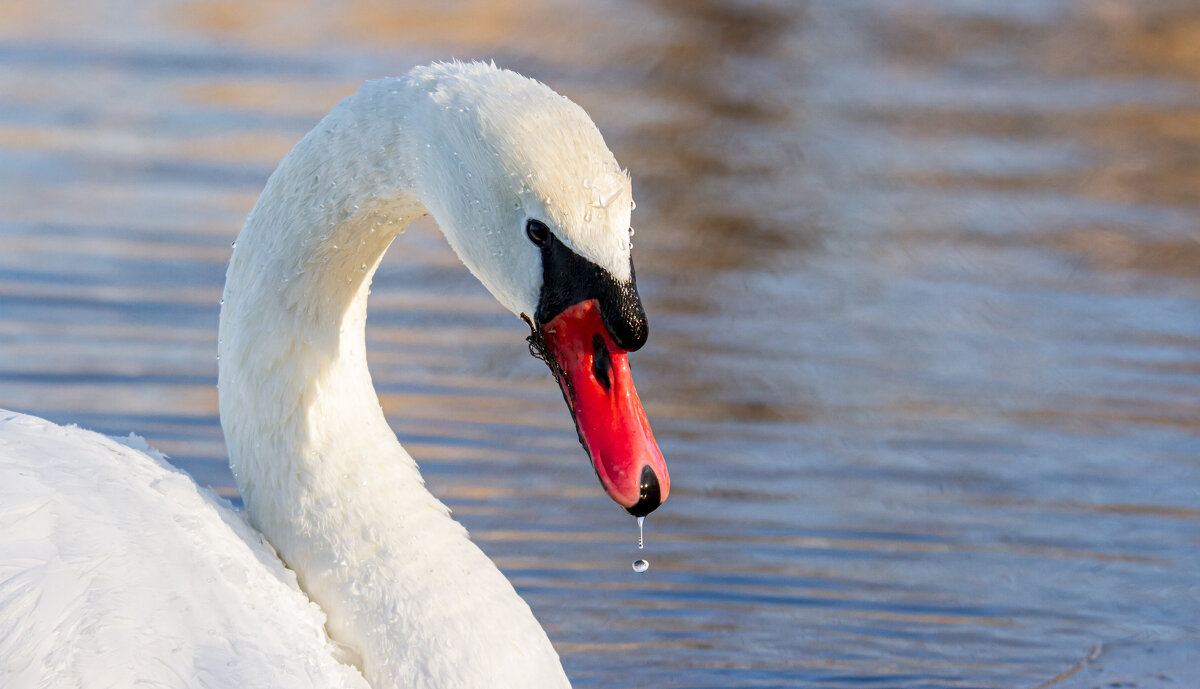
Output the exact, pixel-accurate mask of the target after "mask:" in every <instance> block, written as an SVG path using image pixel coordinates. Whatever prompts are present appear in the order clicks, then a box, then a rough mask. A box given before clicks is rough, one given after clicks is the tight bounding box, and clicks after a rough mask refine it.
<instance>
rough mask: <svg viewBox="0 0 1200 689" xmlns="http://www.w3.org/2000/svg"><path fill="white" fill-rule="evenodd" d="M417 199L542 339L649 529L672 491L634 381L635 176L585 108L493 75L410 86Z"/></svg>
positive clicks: (573, 404)
mask: <svg viewBox="0 0 1200 689" xmlns="http://www.w3.org/2000/svg"><path fill="white" fill-rule="evenodd" d="M405 78H406V79H407V80H408V86H409V89H407V90H409V91H410V92H415V93H418V94H421V95H420V97H418V99H417V101H416V102H415V103H413V104H411V105H410V108H409V110H408V113H409V115H408V117H409V118H416V119H417V120H418V122H416V124H418V127H417V128H416V130H417V131H421V132H423V133H424V136H426V137H428V139H427V140H425V141H417V142H413V143H412V148H413V149H415V153H414V156H415V160H414V161H413V164H414V168H415V170H416V175H415V178H416V180H417V182H416V185H417V187H418V188H417V193H418V195H419V196H420V198H421V200H422V202H423V203H424V204H425V207H426V208H427V209H428V210H429V211H430V213H431V214H432V215H433V216H434V218H435V219H436V220H437V222H438V225H439V226H440V227H441V228H442V230H443V232H444V233H445V234H446V237H447V239H448V240H449V242H450V245H451V246H452V247H453V248H454V250H455V252H456V253H457V254H458V256H459V257H460V258H461V259H462V261H463V262H464V263H465V264H466V265H467V267H468V268H469V269H470V270H471V272H472V273H473V274H474V275H475V276H476V277H477V278H479V280H480V281H481V282H482V283H483V284H484V286H485V287H486V288H487V289H488V290H489V291H490V292H491V293H492V294H493V295H494V296H495V297H496V298H497V300H499V301H500V303H501V304H503V305H504V306H505V307H506V308H508V309H509V310H510V311H512V312H513V313H515V314H518V315H520V316H522V317H523V318H525V320H526V321H527V322H528V323H529V324H530V326H531V328H532V331H533V332H532V335H531V336H530V344H531V351H534V352H535V353H536V354H537V355H538V356H539V357H540V358H543V359H544V360H545V361H546V362H547V364H548V365H549V366H550V368H551V370H552V371H553V372H554V374H555V377H556V378H557V380H558V382H559V384H560V386H561V388H562V391H563V396H564V398H565V399H566V401H567V406H568V407H569V408H570V410H571V413H572V416H573V417H574V420H575V424H576V428H577V430H578V433H579V438H580V441H581V443H582V444H583V446H584V448H585V449H586V450H587V452H588V454H589V456H590V457H591V459H592V463H593V466H594V468H595V470H596V474H597V476H599V478H600V481H601V483H602V485H603V486H604V488H605V490H606V492H607V493H608V495H609V496H610V497H612V499H613V500H615V501H616V502H617V503H618V504H620V505H621V506H622V507H624V508H625V509H626V510H628V511H630V512H631V513H633V514H635V515H636V516H642V515H645V514H648V513H649V512H650V511H652V510H654V509H655V508H657V507H658V506H659V504H661V503H662V501H663V500H665V499H666V497H667V494H668V492H669V490H670V479H669V476H668V474H667V468H666V464H665V462H664V461H663V458H662V453H661V452H660V451H659V449H658V445H657V443H656V442H655V440H654V436H653V433H652V432H651V430H650V425H649V423H648V421H647V420H646V415H645V412H644V411H643V409H642V405H641V402H640V401H639V400H638V397H637V391H636V390H635V389H634V387H633V381H632V378H631V376H630V373H629V363H628V359H627V357H626V353H627V352H629V351H633V350H636V349H638V348H640V347H641V346H642V345H643V344H644V343H645V342H646V337H647V333H648V330H647V322H646V315H645V311H644V310H643V308H642V303H641V299H640V297H639V296H638V292H637V286H636V283H635V276H634V270H633V263H632V259H631V250H632V242H631V235H632V231H631V229H630V214H631V211H632V205H633V201H632V193H631V189H630V180H629V176H628V174H627V173H626V172H625V171H624V170H622V169H621V167H620V166H619V165H618V164H617V161H616V159H615V158H614V157H613V154H612V153H611V152H610V151H609V150H608V147H607V145H606V144H605V143H604V139H603V137H602V136H601V135H600V132H599V130H598V129H597V128H596V126H595V124H593V123H592V121H591V119H590V118H589V117H588V116H587V114H586V113H585V112H584V111H583V109H582V108H580V107H579V106H578V105H576V104H574V103H572V102H571V101H569V100H567V99H566V98H565V97H563V96H560V95H558V94H557V93H555V92H554V91H552V90H551V89H549V88H548V87H546V86H544V85H543V84H541V83H539V82H536V81H534V80H532V79H528V78H526V77H523V76H521V75H518V74H516V73H514V72H509V71H505V70H500V69H498V68H496V67H495V66H494V65H487V64H483V63H471V64H462V63H443V64H435V65H431V66H429V67H423V68H418V69H416V70H414V71H412V72H410V73H409V75H408V76H407V77H405Z"/></svg>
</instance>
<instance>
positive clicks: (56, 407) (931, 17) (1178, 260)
mask: <svg viewBox="0 0 1200 689" xmlns="http://www.w3.org/2000/svg"><path fill="white" fill-rule="evenodd" d="M448 58H460V59H470V58H483V59H495V61H496V62H497V63H499V64H501V65H503V66H507V67H510V68H512V69H515V70H517V71H520V72H522V73H525V74H527V75H529V76H533V77H536V78H538V79H540V80H542V81H544V82H546V83H548V84H550V85H551V86H552V87H553V88H555V89H556V90H558V91H559V92H561V93H563V94H564V95H567V96H569V97H570V98H572V99H573V100H575V101H576V102H578V103H580V104H581V105H582V106H584V108H585V109H587V110H588V112H589V113H591V115H592V117H593V118H594V120H595V121H596V123H597V124H598V125H599V127H600V129H601V131H603V132H604V135H605V137H606V139H607V141H608V143H609V145H610V146H611V147H612V148H613V150H614V152H615V153H616V155H617V159H618V160H619V161H620V162H621V163H622V165H624V166H626V167H628V168H629V170H630V172H631V174H632V177H633V182H634V197H635V199H636V200H637V210H636V211H635V213H634V225H635V227H636V229H637V237H636V242H635V257H636V261H637V266H638V277H639V283H640V287H641V291H642V295H643V297H644V299H645V303H646V307H647V310H648V311H649V314H650V322H651V338H650V342H649V344H648V345H647V347H646V348H645V349H643V350H642V351H640V352H638V353H637V354H636V355H634V356H633V357H632V362H633V367H634V372H635V377H636V378H637V382H638V386H639V389H640V391H641V395H642V398H643V400H644V402H645V405H646V408H647V411H648V413H649V415H650V418H651V420H652V421H653V423H654V428H655V432H656V435H657V436H658V438H659V441H660V444H661V446H662V449H663V451H664V453H665V454H666V456H667V458H668V462H669V463H670V466H671V469H672V494H671V500H670V501H669V502H668V503H667V504H666V505H665V506H664V507H663V509H661V510H659V512H657V513H655V514H654V515H652V516H651V517H650V518H649V519H648V520H647V532H646V539H647V549H646V551H644V554H645V556H646V557H647V558H648V559H649V560H650V561H651V563H652V564H651V569H650V571H649V572H648V573H646V574H644V575H637V574H634V573H633V572H632V571H631V570H630V566H629V564H630V562H631V561H632V560H633V559H634V558H635V557H637V556H638V555H639V552H638V551H637V549H636V546H635V541H636V528H635V527H634V524H633V520H632V519H631V518H629V517H627V516H626V515H624V514H623V513H622V512H621V511H620V510H618V509H617V508H616V507H615V506H614V505H612V503H611V502H609V501H608V499H607V498H606V497H604V495H603V494H602V491H601V490H600V487H599V486H598V485H597V482H596V479H595V477H594V475H593V473H592V470H591V469H590V467H589V466H588V464H587V459H586V457H585V455H584V453H583V451H582V450H581V449H580V448H579V446H578V443H577V441H576V439H575V432H574V429H573V428H572V425H571V422H570V419H569V417H568V414H567V411H566V409H565V408H564V406H563V404H562V400H561V397H560V395H559V392H558V390H557V388H556V386H555V385H554V383H553V382H552V381H551V379H550V376H549V374H548V372H547V371H546V369H545V367H544V366H543V365H542V364H541V363H540V362H538V361H536V360H534V359H532V358H531V357H530V356H529V354H528V352H527V349H526V345H525V342H524V337H525V335H526V334H527V331H526V329H525V326H524V325H523V324H522V323H520V322H519V321H517V320H516V319H514V318H513V317H512V316H511V315H510V314H508V313H507V312H505V311H503V310H502V309H501V307H500V306H498V305H497V304H496V303H495V302H493V301H492V299H491V298H490V297H489V296H488V295H487V293H486V292H485V291H484V290H483V288H482V287H481V286H479V285H478V283H476V282H475V281H474V279H473V278H471V276H470V275H469V274H468V273H467V271H466V270H464V269H463V268H462V267H461V266H460V265H459V264H458V261H457V259H456V258H455V257H454V255H453V254H452V252H451V251H450V250H449V248H448V247H447V246H446V244H445V241H444V240H443V239H442V238H441V236H440V235H439V234H438V232H437V230H436V228H434V227H433V226H432V225H428V224H423V225H420V226H417V227H415V228H413V229H412V230H410V231H409V232H408V233H407V234H406V235H404V236H403V237H401V239H400V240H399V241H398V242H397V246H396V247H394V248H393V251H392V255H390V256H389V257H388V259H387V260H385V262H384V265H383V267H382V269H381V270H380V273H379V275H378V277H377V281H376V286H375V289H374V296H373V298H372V299H373V301H372V311H371V321H370V323H369V326H368V332H369V342H370V346H371V362H372V372H373V374H374V378H375V381H376V384H377V387H378V389H379V392H380V394H381V397H382V402H383V404H384V408H385V410H386V411H387V413H388V417H389V419H390V420H391V421H392V423H393V426H394V428H395V430H396V432H397V434H398V435H399V437H400V439H401V440H402V441H403V442H404V443H405V445H406V446H407V447H408V448H409V450H410V452H411V453H412V454H413V456H414V457H416V458H417V459H418V461H419V462H420V463H421V465H422V468H423V470H424V473H425V476H426V478H427V481H428V483H429V485H430V487H431V488H432V490H433V491H434V492H435V493H436V494H437V495H439V496H440V497H442V498H443V499H444V500H445V501H446V502H447V503H448V504H449V505H450V506H451V507H452V508H453V509H454V511H455V513H456V514H457V515H458V517H459V518H460V519H461V520H462V521H463V522H464V523H465V524H466V525H467V526H468V528H469V529H470V530H471V532H472V534H473V535H474V537H475V538H476V540H477V541H478V542H479V543H480V544H481V545H482V546H483V547H484V549H485V550H487V552H488V553H489V554H490V555H491V556H492V557H493V558H494V559H495V560H496V561H497V563H498V564H499V565H500V566H501V568H503V569H504V571H505V572H506V573H507V574H508V576H509V577H510V578H511V579H512V581H513V582H514V583H515V584H516V586H517V588H518V589H519V590H520V591H521V592H522V594H523V595H524V596H525V597H526V598H527V600H529V602H530V603H531V605H532V606H533V608H534V611H535V612H536V613H537V615H538V616H539V618H540V619H541V620H542V622H543V623H544V624H545V626H546V627H547V629H548V631H549V633H550V636H551V638H552V639H554V641H555V643H556V645H557V648H558V650H559V652H560V653H561V654H562V656H563V662H564V664H565V666H566V668H567V671H568V673H569V674H570V676H571V678H572V679H573V681H574V682H575V684H576V686H579V687H662V688H664V689H669V688H682V687H696V688H699V687H894V688H897V689H900V688H905V689H911V688H917V687H1030V688H1032V687H1050V686H1053V687H1092V686H1097V685H1100V684H1104V683H1111V682H1118V681H1121V682H1129V683H1131V684H1128V685H1122V686H1137V687H1157V686H1164V687H1166V686H1171V687H1182V686H1200V670H1198V669H1197V667H1198V666H1200V663H1197V662H1196V659H1197V658H1200V636H1198V634H1200V629H1198V627H1200V585H1198V583H1197V578H1196V573H1197V571H1200V554H1198V546H1200V460H1198V457H1200V433H1198V432H1200V195H1198V192H1200V5H1197V3H1196V2H1195V0H1124V1H1122V0H1011V1H1009V2H991V1H984V0H894V1H885V0H774V1H772V0H647V1H635V0H578V1H569V0H509V1H504V0H430V1H421V2H396V1H392V2H385V1H382V0H355V1H351V2H334V1H332V0H327V1H322V0H301V1H296V0H286V1H282V0H268V1H263V2H239V1H237V0H211V1H210V0H201V1H195V2H169V3H164V2H158V1H155V0H103V1H91V0H79V1H78V2H56V1H46V0H36V1H34V0H6V2H5V3H4V4H3V5H2V6H0V147H2V148H0V406H3V407H8V408H11V409H16V410H21V411H25V412H30V413H33V414H38V415H41V416H44V417H47V418H49V419H51V420H53V421H56V422H60V423H77V424H80V425H82V426H86V427H90V428H94V429H96V430H100V431H103V432H106V433H111V434H126V433H128V432H130V431H135V432H137V433H139V434H142V435H144V436H145V437H146V438H147V440H148V441H149V442H150V443H151V445H154V446H157V447H159V448H161V449H162V450H163V451H165V452H167V453H168V454H169V455H170V456H171V458H172V461H173V462H175V463H176V464H177V465H178V466H180V467H182V468H184V469H186V470H187V471H189V472H191V474H192V475H193V476H195V477H196V479H197V480H198V481H199V482H200V483H202V484H206V485H211V486H213V487H214V489H215V490H217V492H219V493H220V494H221V495H224V496H226V497H229V498H231V499H233V500H235V502H236V500H237V496H236V491H235V490H234V488H233V487H232V479H231V477H230V475H229V471H228V468H227V466H226V464H225V450H224V445H223V442H222V437H221V431H220V427H219V424H218V419H217V397H216V390H215V387H214V386H215V383H216V361H215V349H216V326H217V313H218V306H217V301H218V299H219V297H220V291H221V286H222V281H223V276H224V267H225V263H226V261H227V260H228V258H229V255H230V243H231V242H232V240H233V239H234V237H235V236H236V234H237V232H238V230H239V229H240V227H241V224H242V221H243V220H244V218H245V215H246V213H247V211H248V210H249V209H250V207H251V206H252V204H253V203H254V200H255V198H256V197H257V195H258V192H259V190H260V189H261V187H262V185H263V183H264V181H265V180H266V177H267V175H268V174H269V173H270V172H271V170H272V169H273V168H274V166H275V164H276V163H277V162H278V160H279V159H280V158H281V157H282V156H283V155H284V154H285V153H286V152H287V151H288V150H289V148H290V147H291V146H292V144H293V143H294V142H295V141H296V140H298V139H299V138H300V137H301V136H302V135H303V134H304V133H305V132H306V131H307V130H308V129H309V128H310V127H312V125H313V124H314V123H315V122H316V121H317V120H318V119H319V118H320V117H321V116H323V115H324V114H325V113H326V112H327V111H328V110H329V109H330V108H331V107H332V106H333V105H334V104H335V103H336V102H337V101H338V100H339V99H341V98H342V97H344V96H346V95H349V94H350V93H352V92H353V91H354V90H355V89H356V88H357V86H358V84H359V83H361V82H362V81H363V80H365V79H368V78H376V77H381V76H387V75H397V74H401V73H403V72H405V71H407V70H408V69H409V68H410V67H411V66H412V65H414V64H417V63H423V62H427V61H430V60H433V59H448Z"/></svg>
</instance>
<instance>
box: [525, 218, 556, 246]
mask: <svg viewBox="0 0 1200 689" xmlns="http://www.w3.org/2000/svg"><path fill="white" fill-rule="evenodd" d="M525 234H526V235H528V236H529V241H531V242H533V243H534V244H537V245H538V246H546V243H547V242H549V241H550V228H549V227H546V223H544V222H542V221H541V220H532V219H531V220H530V221H529V222H527V223H525Z"/></svg>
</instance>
